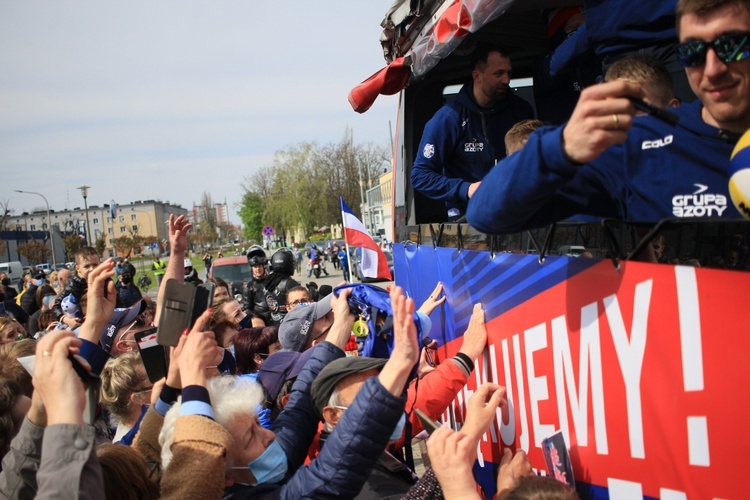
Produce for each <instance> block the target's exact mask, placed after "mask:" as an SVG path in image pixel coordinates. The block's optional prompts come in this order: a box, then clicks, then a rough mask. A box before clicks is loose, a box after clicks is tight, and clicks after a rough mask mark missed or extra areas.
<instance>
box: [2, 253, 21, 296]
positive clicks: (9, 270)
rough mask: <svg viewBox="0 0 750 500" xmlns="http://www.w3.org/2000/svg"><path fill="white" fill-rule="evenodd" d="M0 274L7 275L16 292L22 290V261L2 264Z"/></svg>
mask: <svg viewBox="0 0 750 500" xmlns="http://www.w3.org/2000/svg"><path fill="white" fill-rule="evenodd" d="M0 273H6V274H7V275H8V278H10V282H11V284H12V285H13V286H14V287H16V290H18V289H20V288H21V278H23V266H22V265H21V262H20V261H17V260H13V261H11V262H0Z"/></svg>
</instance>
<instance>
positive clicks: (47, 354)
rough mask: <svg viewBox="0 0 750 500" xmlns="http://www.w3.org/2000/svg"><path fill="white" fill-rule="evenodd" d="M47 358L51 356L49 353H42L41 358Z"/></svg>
mask: <svg viewBox="0 0 750 500" xmlns="http://www.w3.org/2000/svg"><path fill="white" fill-rule="evenodd" d="M49 356H52V353H51V352H49V351H42V357H45V358H46V357H49Z"/></svg>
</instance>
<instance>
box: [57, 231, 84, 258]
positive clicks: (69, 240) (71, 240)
mask: <svg viewBox="0 0 750 500" xmlns="http://www.w3.org/2000/svg"><path fill="white" fill-rule="evenodd" d="M62 243H63V246H64V247H65V255H66V256H67V258H68V260H73V256H74V255H75V254H76V252H77V251H78V249H79V248H81V246H83V240H81V237H80V236H78V235H77V234H69V235H68V236H65V237H64V238H63V239H62Z"/></svg>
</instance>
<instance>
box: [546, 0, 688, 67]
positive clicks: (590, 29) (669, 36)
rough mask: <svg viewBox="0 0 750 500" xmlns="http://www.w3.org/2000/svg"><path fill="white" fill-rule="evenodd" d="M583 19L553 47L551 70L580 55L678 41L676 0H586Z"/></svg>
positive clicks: (614, 51)
mask: <svg viewBox="0 0 750 500" xmlns="http://www.w3.org/2000/svg"><path fill="white" fill-rule="evenodd" d="M584 7H585V8H586V23H585V24H584V25H583V26H581V27H580V28H579V29H578V30H577V31H576V32H575V33H574V34H573V35H572V36H571V37H570V38H568V39H567V40H565V41H564V42H563V43H562V44H561V45H560V46H559V47H558V49H557V50H556V51H555V55H553V57H552V61H551V64H550V74H551V75H553V76H554V75H556V74H557V73H558V72H560V71H562V70H563V69H565V67H566V66H567V65H568V64H569V63H572V62H573V61H575V60H576V59H577V58H578V57H580V56H582V55H588V54H590V53H591V52H594V53H595V54H596V55H598V56H607V55H615V54H621V53H626V52H632V51H636V50H638V49H640V48H643V47H650V46H654V45H666V44H668V43H670V42H677V32H676V30H675V9H676V7H677V0H650V1H649V2H638V3H637V4H636V3H633V2H624V1H622V0H587V1H585V2H584Z"/></svg>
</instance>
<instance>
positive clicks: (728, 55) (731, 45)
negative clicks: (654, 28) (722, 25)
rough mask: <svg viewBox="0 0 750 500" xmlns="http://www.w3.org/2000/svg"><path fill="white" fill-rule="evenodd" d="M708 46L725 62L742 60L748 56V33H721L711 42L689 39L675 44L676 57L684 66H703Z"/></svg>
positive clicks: (749, 37) (749, 45)
mask: <svg viewBox="0 0 750 500" xmlns="http://www.w3.org/2000/svg"><path fill="white" fill-rule="evenodd" d="M709 48H712V49H714V52H716V57H718V58H719V59H720V60H721V61H723V62H725V63H730V62H736V61H743V60H745V59H747V58H748V57H750V33H734V34H730V35H721V36H720V37H718V38H716V40H714V41H713V42H706V41H703V40H689V41H687V42H684V43H681V44H678V45H677V59H678V60H679V61H680V64H681V65H682V66H683V67H685V68H697V67H699V66H703V65H704V64H706V54H707V53H708V49H709Z"/></svg>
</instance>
